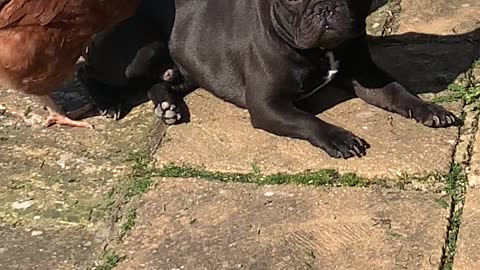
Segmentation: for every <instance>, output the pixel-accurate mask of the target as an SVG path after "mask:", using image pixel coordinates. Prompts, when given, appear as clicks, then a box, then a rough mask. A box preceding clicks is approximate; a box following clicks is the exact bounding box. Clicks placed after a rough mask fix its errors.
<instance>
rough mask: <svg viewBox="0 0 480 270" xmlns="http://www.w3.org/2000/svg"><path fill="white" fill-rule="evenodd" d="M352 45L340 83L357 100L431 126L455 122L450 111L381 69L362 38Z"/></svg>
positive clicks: (443, 125)
mask: <svg viewBox="0 0 480 270" xmlns="http://www.w3.org/2000/svg"><path fill="white" fill-rule="evenodd" d="M352 44H353V46H351V48H350V49H349V50H347V51H348V55H347V56H346V57H345V59H346V61H345V62H344V63H343V64H344V65H342V66H345V68H346V70H345V72H344V74H343V75H341V80H342V81H343V83H344V84H346V85H347V87H349V88H352V89H353V90H354V91H355V94H356V95H357V96H358V97H359V98H361V99H362V100H364V101H365V102H367V103H369V104H372V105H375V106H377V107H380V108H382V109H385V110H388V111H391V112H394V113H398V114H400V115H402V116H404V117H407V118H413V119H415V120H416V121H418V122H420V123H422V124H424V125H426V126H430V127H445V126H450V125H452V124H454V123H455V122H456V121H457V118H456V117H455V115H453V114H452V113H451V112H449V111H447V110H445V109H444V108H443V107H441V106H439V105H437V104H433V103H429V102H425V101H423V100H421V99H420V98H418V97H417V96H415V95H413V94H411V93H410V92H408V91H407V90H406V89H405V88H404V87H403V86H402V85H401V84H400V83H398V82H396V81H395V80H393V79H392V78H391V77H390V76H389V75H388V74H386V73H385V72H384V71H383V70H381V69H380V68H379V67H378V66H377V65H376V64H375V63H374V62H373V60H372V59H371V57H370V52H369V49H368V44H367V41H366V39H365V38H362V39H361V40H358V41H355V42H353V43H352ZM342 71H343V70H342ZM342 71H341V72H342Z"/></svg>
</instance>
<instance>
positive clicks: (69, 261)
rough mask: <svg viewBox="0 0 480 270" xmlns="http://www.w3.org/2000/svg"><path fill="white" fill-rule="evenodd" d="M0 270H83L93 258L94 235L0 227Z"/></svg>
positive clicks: (69, 231)
mask: <svg viewBox="0 0 480 270" xmlns="http://www.w3.org/2000/svg"><path fill="white" fill-rule="evenodd" d="M0 239H2V240H1V241H0V269H2V270H32V269H35V270H54V269H58V270H60V269H61V270H77V269H87V267H88V266H89V265H91V263H92V261H93V259H94V256H95V255H97V253H96V252H94V246H95V244H94V241H95V237H94V235H92V234H90V233H88V232H86V231H84V230H75V229H71V230H44V229H40V230H39V229H30V230H25V229H22V228H13V227H9V226H5V225H0Z"/></svg>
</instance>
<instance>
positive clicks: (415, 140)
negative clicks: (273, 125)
mask: <svg viewBox="0 0 480 270" xmlns="http://www.w3.org/2000/svg"><path fill="white" fill-rule="evenodd" d="M187 103H188V104H189V107H190V113H191V122H190V123H187V124H182V125H178V126H173V127H170V128H169V129H168V130H167V134H166V137H165V138H164V143H163V145H162V147H161V148H160V149H159V151H158V152H157V154H156V158H157V164H158V165H159V166H163V165H167V164H170V163H176V164H180V165H182V164H183V165H196V166H203V167H205V168H206V169H208V170H213V171H223V172H245V173H248V172H252V166H253V165H252V164H255V166H257V167H258V168H260V169H261V171H262V172H263V173H277V172H286V173H292V172H301V171H305V170H318V169H325V168H328V169H331V168H333V169H337V170H339V171H340V172H355V173H357V174H359V175H361V176H365V177H369V178H373V177H387V178H396V177H397V176H398V175H401V174H402V173H408V174H423V173H426V172H435V171H438V172H448V169H449V167H450V159H451V155H452V151H453V148H454V145H455V140H456V136H457V129H456V128H455V127H453V128H447V129H431V128H426V127H424V126H422V125H420V124H416V123H415V122H414V121H412V120H408V119H405V118H402V117H400V116H398V115H394V114H390V113H388V112H385V111H383V110H380V109H378V108H375V107H373V106H370V105H368V104H366V103H364V102H363V101H361V100H359V99H353V100H349V101H345V102H343V103H341V104H339V105H337V106H335V107H333V108H331V109H329V110H327V111H325V112H324V113H322V114H321V115H320V118H322V119H323V120H326V121H328V122H330V123H332V124H336V125H338V126H341V127H343V128H346V129H348V130H350V131H352V132H354V133H355V134H357V135H358V136H360V137H362V138H364V139H365V140H367V141H368V142H369V143H370V145H371V148H370V149H369V150H368V154H367V155H366V156H365V157H363V158H353V159H349V160H343V159H332V158H330V157H328V155H327V154H325V153H324V152H323V151H322V150H320V149H317V148H315V147H313V146H312V145H310V143H308V142H306V141H301V140H295V139H290V138H286V137H279V136H275V135H272V134H269V133H267V132H264V131H262V130H258V129H254V128H253V127H252V126H251V124H250V120H249V115H248V112H247V111H246V110H241V109H238V108H236V107H235V106H233V105H231V104H228V103H226V102H223V101H221V100H219V99H217V98H215V97H213V96H212V95H210V94H209V93H207V92H205V91H199V92H194V93H193V94H192V95H191V96H190V97H189V98H188V100H187ZM457 105H458V104H457ZM450 108H451V109H456V110H455V111H456V112H457V113H458V112H459V110H460V107H459V106H453V107H452V106H450Z"/></svg>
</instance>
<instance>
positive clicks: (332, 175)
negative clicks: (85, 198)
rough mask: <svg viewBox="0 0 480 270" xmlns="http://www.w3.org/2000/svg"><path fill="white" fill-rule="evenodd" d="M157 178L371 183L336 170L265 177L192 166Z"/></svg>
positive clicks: (166, 171) (168, 170)
mask: <svg viewBox="0 0 480 270" xmlns="http://www.w3.org/2000/svg"><path fill="white" fill-rule="evenodd" d="M157 176H161V177H177V178H202V179H206V180H215V181H221V182H237V183H253V184H258V185H281V184H300V185H310V186H345V187H365V186H368V185H370V183H371V181H369V180H367V179H364V178H361V177H359V176H358V175H356V174H353V173H348V174H343V175H342V174H340V173H338V172H337V171H335V170H328V169H327V170H319V171H306V172H303V173H297V174H283V173H277V174H271V175H263V174H261V173H260V170H259V169H258V168H257V169H255V168H254V172H253V173H246V174H242V173H221V172H210V171H206V170H203V169H200V168H196V167H191V166H175V165H168V166H165V167H164V168H163V169H162V170H160V171H158V173H157Z"/></svg>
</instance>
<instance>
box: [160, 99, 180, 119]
mask: <svg viewBox="0 0 480 270" xmlns="http://www.w3.org/2000/svg"><path fill="white" fill-rule="evenodd" d="M155 114H156V115H157V117H158V118H160V119H162V121H163V122H164V123H165V124H167V125H174V124H176V123H177V122H179V121H180V120H181V119H182V113H181V112H180V109H179V107H178V106H177V105H175V104H174V103H172V102H169V101H163V102H161V103H160V104H158V105H157V106H156V107H155Z"/></svg>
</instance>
